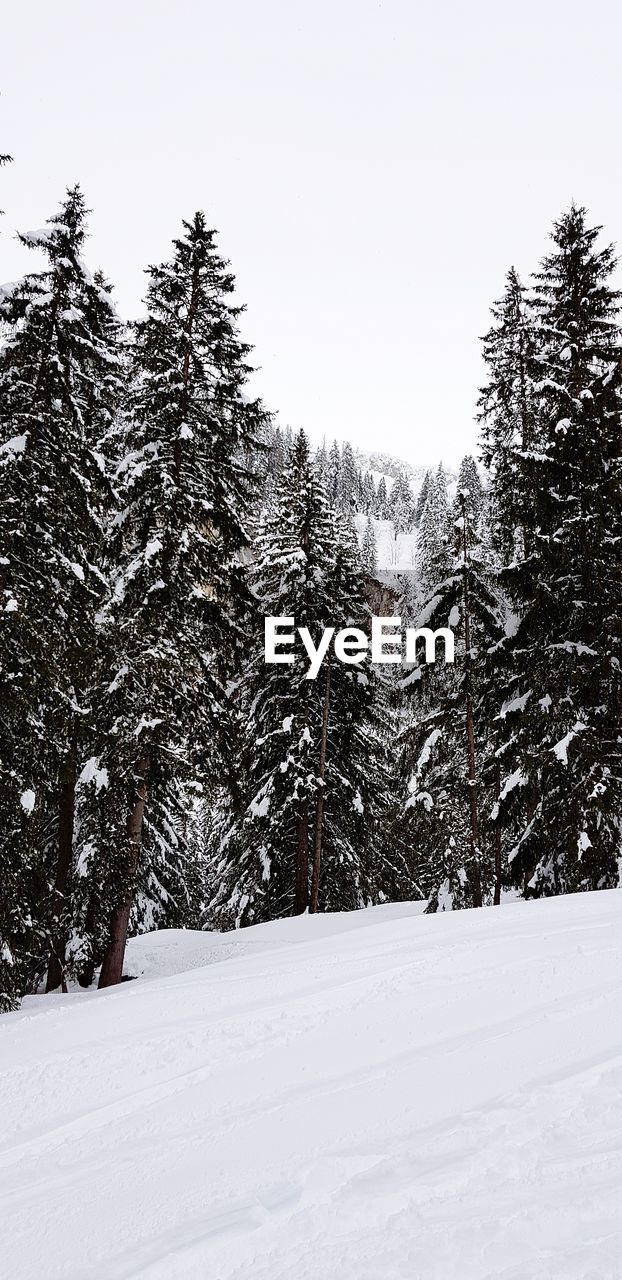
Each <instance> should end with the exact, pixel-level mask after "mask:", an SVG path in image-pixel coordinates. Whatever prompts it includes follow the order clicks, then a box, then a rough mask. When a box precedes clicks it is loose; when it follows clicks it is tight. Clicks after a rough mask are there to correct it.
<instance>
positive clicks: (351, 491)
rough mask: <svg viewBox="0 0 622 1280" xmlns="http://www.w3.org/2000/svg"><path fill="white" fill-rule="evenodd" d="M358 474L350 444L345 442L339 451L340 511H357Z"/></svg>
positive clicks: (358, 496)
mask: <svg viewBox="0 0 622 1280" xmlns="http://www.w3.org/2000/svg"><path fill="white" fill-rule="evenodd" d="M359 488H360V475H359V470H358V467H357V465H356V459H355V457H354V450H353V448H352V445H351V444H349V443H348V442H346V443H345V444H344V446H343V449H342V451H341V468H340V474H339V506H340V508H341V510H342V511H357V510H358V508H359V498H360V493H359Z"/></svg>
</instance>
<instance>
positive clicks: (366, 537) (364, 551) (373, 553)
mask: <svg viewBox="0 0 622 1280" xmlns="http://www.w3.org/2000/svg"><path fill="white" fill-rule="evenodd" d="M377 562H378V546H377V543H376V528H375V525H374V521H373V520H372V518H371V516H368V517H367V521H366V524H365V532H364V533H363V541H362V545H361V563H362V565H363V568H364V570H365V573H366V574H368V576H369V577H370V578H373V577H374V575H375V573H376V566H377Z"/></svg>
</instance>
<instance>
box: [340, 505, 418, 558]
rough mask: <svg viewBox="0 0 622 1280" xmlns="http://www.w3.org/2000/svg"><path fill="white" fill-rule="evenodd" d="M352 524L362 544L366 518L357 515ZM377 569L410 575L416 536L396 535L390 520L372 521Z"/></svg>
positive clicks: (414, 554)
mask: <svg viewBox="0 0 622 1280" xmlns="http://www.w3.org/2000/svg"><path fill="white" fill-rule="evenodd" d="M354 523H355V525H356V530H357V533H358V535H359V542H362V538H363V534H364V532H365V526H366V524H367V516H364V515H361V514H360V513H358V514H357V515H355V517H354ZM372 523H373V525H374V530H375V534H376V555H377V568H378V569H379V570H382V571H383V572H384V571H387V570H388V571H392V572H393V573H412V572H413V571H414V569H415V565H416V561H417V534H416V533H415V532H413V533H396V532H395V526H394V524H393V521H392V520H374V521H373V522H372Z"/></svg>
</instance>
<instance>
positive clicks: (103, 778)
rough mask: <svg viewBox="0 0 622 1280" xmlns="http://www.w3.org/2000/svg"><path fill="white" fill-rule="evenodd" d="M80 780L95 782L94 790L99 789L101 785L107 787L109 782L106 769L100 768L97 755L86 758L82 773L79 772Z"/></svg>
mask: <svg viewBox="0 0 622 1280" xmlns="http://www.w3.org/2000/svg"><path fill="white" fill-rule="evenodd" d="M80 782H84V783H88V782H94V783H95V790H96V791H101V789H102V787H107V786H108V785H109V782H110V778H109V776H108V770H107V769H100V767H99V759H98V757H97V756H91V757H90V759H89V760H87V762H86V764H85V766H84V768H83V770H82V773H81V774H80Z"/></svg>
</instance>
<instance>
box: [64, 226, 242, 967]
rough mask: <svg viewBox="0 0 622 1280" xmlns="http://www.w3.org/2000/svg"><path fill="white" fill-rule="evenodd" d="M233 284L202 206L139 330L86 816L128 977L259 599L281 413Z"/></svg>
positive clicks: (86, 861) (99, 914)
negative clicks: (256, 489) (264, 398)
mask: <svg viewBox="0 0 622 1280" xmlns="http://www.w3.org/2000/svg"><path fill="white" fill-rule="evenodd" d="M233 288H234V280H233V276H232V275H231V274H230V272H229V270H228V264H227V263H226V262H225V261H224V260H223V259H222V257H221V256H220V255H219V253H218V252H217V249H216V246H215V232H214V231H212V230H209V229H208V228H207V226H206V223H205V218H204V215H203V214H202V213H197V214H196V215H195V216H194V218H193V220H192V221H191V222H185V223H184V224H183V234H182V236H181V237H180V238H179V239H178V240H176V241H174V252H173V256H172V258H171V260H170V261H168V262H166V263H163V264H162V265H160V266H156V267H151V268H150V271H149V287H148V291H147V316H146V318H145V319H144V320H141V321H139V322H138V323H137V324H136V325H135V326H134V331H133V342H132V348H131V353H130V354H131V369H130V373H131V387H130V397H129V407H128V411H127V450H126V454H125V457H124V458H123V459H122V461H121V463H120V464H119V467H118V474H117V483H118V486H119V494H120V513H119V516H118V519H117V520H116V522H115V526H114V528H113V530H112V533H111V539H112V542H113V554H112V559H113V560H114V561H115V563H116V565H117V569H116V573H115V580H114V584H113V593H112V600H111V603H110V605H109V609H108V620H107V629H108V636H107V648H108V652H109V662H108V670H107V673H106V675H105V678H104V679H103V680H102V682H101V685H100V689H99V691H98V698H97V715H98V727H99V732H100V738H99V742H98V743H97V759H96V761H95V762H94V767H93V769H92V771H91V772H92V778H93V782H92V786H91V805H90V807H91V819H90V821H86V820H85V822H84V825H83V839H84V845H83V859H82V861H83V865H84V869H85V885H84V905H83V921H82V929H83V932H84V934H85V939H84V944H83V951H85V953H86V957H87V961H88V962H89V963H90V964H91V965H92V964H93V962H96V961H97V960H98V959H100V958H101V956H102V953H103V964H102V970H101V975H100V980H99V981H100V986H107V985H110V984H112V983H116V982H119V981H120V980H121V975H122V968H123V955H124V949H125V942H126V937H127V932H128V925H129V922H130V916H131V912H132V908H133V907H134V906H135V905H136V901H137V884H139V883H140V885H141V886H142V890H143V896H144V897H146V898H147V900H148V902H149V901H150V903H151V918H153V914H154V911H155V916H156V919H157V915H158V913H157V898H158V896H160V899H162V898H164V899H166V898H170V897H171V896H173V893H177V894H182V895H183V894H184V893H187V891H188V878H187V875H186V874H185V873H184V872H185V871H187V868H184V867H183V840H182V837H183V830H182V827H183V814H180V813H179V802H178V797H179V795H180V793H181V794H182V796H183V794H184V793H185V796H186V803H188V797H190V796H192V794H193V789H194V791H195V793H196V790H197V789H200V788H201V786H202V785H203V781H204V780H205V779H206V778H208V777H209V776H210V774H211V773H213V772H214V771H215V770H217V769H218V768H219V767H221V766H222V761H223V759H226V753H227V741H226V736H227V722H228V681H229V679H230V677H231V675H232V673H233V672H234V671H235V669H236V664H237V662H238V660H239V657H240V654H241V649H242V641H243V631H242V629H241V622H242V620H243V618H244V617H245V615H246V614H247V613H248V610H249V608H250V606H251V601H250V596H249V594H248V590H247V587H246V583H245V579H244V575H243V572H242V566H241V563H240V552H241V549H242V548H243V547H244V546H245V545H246V543H247V535H246V532H245V527H244V521H245V514H246V510H247V504H248V494H249V476H248V474H247V472H246V471H245V469H244V467H243V466H242V464H241V462H240V457H241V455H242V454H243V452H244V451H245V450H246V449H248V448H249V447H252V446H253V444H254V442H255V440H256V438H257V437H258V436H259V435H260V433H261V429H262V427H263V425H264V423H265V412H264V410H263V408H262V406H261V405H260V403H259V402H258V401H253V400H250V399H248V398H247V397H246V396H245V394H244V386H245V383H246V381H247V378H248V376H249V373H250V368H249V366H248V364H247V358H248V355H249V352H250V348H249V347H248V346H247V345H246V344H245V343H243V342H242V341H241V339H240V337H239V334H238V330H237V319H238V316H239V314H240V310H241V308H239V307H237V306H234V305H233V304H232V302H231V294H232V292H233ZM103 771H105V772H103ZM102 777H104V778H105V784H106V785H103V786H102V785H101V780H102ZM176 813H177V816H178V819H179V821H177V822H175V814H176ZM171 819H173V821H172V820H171ZM171 829H172V835H173V839H170V838H169V837H170V835H171ZM180 860H181V864H182V865H181V866H180V865H179V864H180ZM154 903H155V904H156V906H154ZM160 908H162V901H160Z"/></svg>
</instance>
